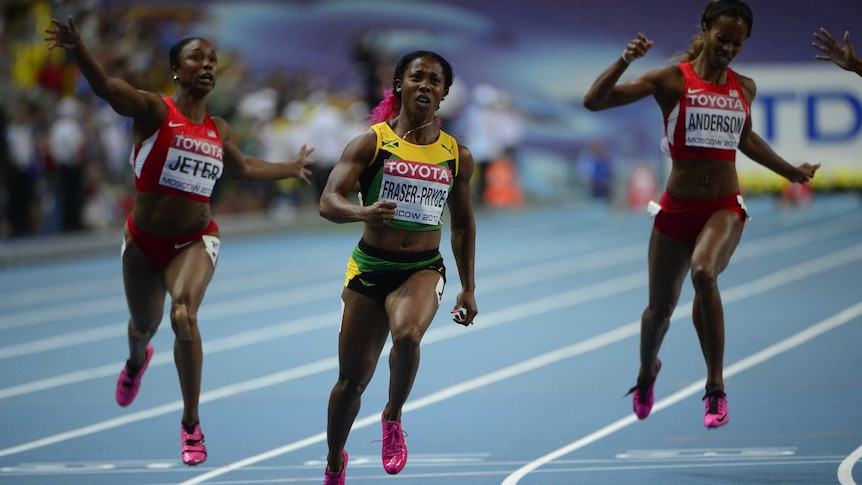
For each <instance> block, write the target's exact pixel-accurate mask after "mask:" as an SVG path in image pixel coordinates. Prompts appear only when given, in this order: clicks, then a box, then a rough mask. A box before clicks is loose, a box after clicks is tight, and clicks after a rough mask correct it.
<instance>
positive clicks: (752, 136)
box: [737, 75, 820, 183]
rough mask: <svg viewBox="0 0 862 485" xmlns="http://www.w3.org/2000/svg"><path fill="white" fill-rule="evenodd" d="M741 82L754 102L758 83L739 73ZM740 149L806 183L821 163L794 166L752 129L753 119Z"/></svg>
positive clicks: (748, 123) (755, 159)
mask: <svg viewBox="0 0 862 485" xmlns="http://www.w3.org/2000/svg"><path fill="white" fill-rule="evenodd" d="M737 77H738V78H739V82H740V84H741V85H742V90H743V92H744V93H745V98H746V100H748V104H749V105H751V104H752V103H753V102H754V97H755V96H756V95H757V85H756V84H755V82H754V80H752V79H751V78H748V77H745V76H742V75H737ZM739 151H741V152H742V153H743V154H745V156H747V157H748V158H750V159H752V160H753V161H755V162H757V163H758V164H760V165H762V166H763V167H765V168H768V169H769V170H771V171H773V172H775V173H777V174H778V175H781V176H782V177H784V178H786V179H787V180H789V181H791V182H796V183H805V182H808V181H809V180H810V179H811V178H813V177H814V172H816V171H817V169H818V168H820V164H819V163H818V164H816V165H811V164H809V163H803V164H801V165H799V166H793V165H792V164H790V163H789V162H787V161H786V160H785V159H784V158H782V157H781V156H780V155H778V154H777V153H776V152H775V151H774V150H773V149H772V147H770V146H769V144H768V143H766V141H765V140H764V139H763V138H761V137H760V135H758V134H757V133H755V132H754V130H752V129H751V119H749V120H748V121H747V122H746V123H745V126H744V127H743V129H742V137H741V139H740V141H739Z"/></svg>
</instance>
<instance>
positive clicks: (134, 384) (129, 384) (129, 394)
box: [116, 344, 153, 407]
mask: <svg viewBox="0 0 862 485" xmlns="http://www.w3.org/2000/svg"><path fill="white" fill-rule="evenodd" d="M152 358H153V346H152V345H151V344H147V358H146V359H144V365H142V366H141V368H140V369H138V372H137V373H136V374H135V375H134V376H132V377H130V376H129V373H130V372H129V361H126V366H125V367H123V370H122V371H120V377H118V378H117V392H116V398H117V404H119V405H120V406H123V407H126V406H128V405H129V404H132V401H134V400H135V396H137V395H138V390H139V389H140V388H141V379H143V378H144V372H146V371H147V366H149V365H150V359H152Z"/></svg>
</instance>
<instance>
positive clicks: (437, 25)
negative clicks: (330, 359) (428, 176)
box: [0, 0, 862, 252]
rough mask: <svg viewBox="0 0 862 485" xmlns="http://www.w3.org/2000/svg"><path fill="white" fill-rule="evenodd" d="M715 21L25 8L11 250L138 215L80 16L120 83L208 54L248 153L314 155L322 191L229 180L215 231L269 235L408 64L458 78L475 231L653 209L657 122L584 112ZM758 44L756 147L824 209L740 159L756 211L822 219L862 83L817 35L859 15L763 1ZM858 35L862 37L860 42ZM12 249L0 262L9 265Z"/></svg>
mask: <svg viewBox="0 0 862 485" xmlns="http://www.w3.org/2000/svg"><path fill="white" fill-rule="evenodd" d="M703 4H705V1H700V2H692V1H690V0H686V1H681V0H676V1H674V0H662V1H654V2H642V1H636V0H607V1H604V2H569V1H566V0H555V1H552V0H537V1H530V2H508V3H506V4H505V5H504V4H501V3H499V2H497V1H495V0H471V1H469V2H464V1H447V0H434V1H430V0H428V1H426V0H417V1H398V0H320V1H311V0H304V1H278V2H275V1H273V2H264V1H243V2H231V1H219V0H212V1H190V0H171V1H161V0H151V1H134V2H133V1H99V0H70V1H45V0H36V1H25V0H2V1H0V9H2V11H3V21H2V24H0V49H2V51H3V52H2V55H0V88H2V92H3V93H4V96H2V98H0V133H2V136H0V243H2V242H3V241H6V242H9V241H13V240H21V239H26V240H33V239H44V238H46V237H50V236H55V235H59V234H64V233H86V234H94V233H107V234H116V232H117V231H118V230H119V228H120V227H121V224H122V221H123V220H124V217H125V215H126V214H127V212H128V211H129V210H130V205H131V197H130V196H131V193H132V191H131V189H132V188H133V181H132V173H131V170H129V168H128V165H127V163H128V162H127V160H128V153H129V150H130V146H131V141H130V133H129V129H130V124H129V121H128V120H127V119H124V118H121V117H119V116H117V115H116V114H114V113H113V112H112V111H111V110H110V108H109V107H107V106H106V105H105V104H104V103H103V102H102V101H101V100H99V99H98V98H96V97H95V96H94V95H93V94H92V93H91V91H90V90H89V88H88V86H87V85H86V82H85V81H84V80H83V78H82V77H81V76H80V75H79V74H78V73H77V71H76V67H75V65H74V63H72V62H71V60H70V58H69V56H68V55H67V53H66V52H64V51H63V50H62V49H54V50H51V51H49V50H48V46H47V43H46V42H45V41H44V40H43V39H44V30H45V28H48V27H49V26H50V19H51V18H52V17H57V18H62V19H65V17H66V16H67V15H73V16H74V17H75V19H76V21H77V23H78V25H79V27H80V29H81V31H82V34H83V36H84V38H85V41H86V42H87V43H88V45H89V46H90V47H91V49H92V50H93V51H94V52H96V53H97V55H98V56H99V57H100V59H101V60H102V62H103V63H104V65H105V67H106V68H107V70H108V72H109V73H110V74H111V75H114V76H117V77H121V78H124V79H126V80H128V81H129V82H131V83H132V84H134V85H136V86H137V87H139V88H142V89H148V90H154V91H158V92H163V93H165V94H170V93H171V92H172V84H171V78H170V70H169V66H168V61H167V58H168V54H167V53H168V49H169V47H170V46H171V45H172V44H173V43H175V42H176V41H177V40H179V39H180V38H182V37H185V36H188V35H199V36H203V37H205V38H207V39H209V40H210V41H211V42H213V44H214V45H215V46H216V49H217V51H218V53H219V62H220V69H221V74H220V77H219V79H218V84H217V87H216V90H215V92H214V93H213V95H211V98H210V100H209V102H208V107H209V111H210V113H211V114H214V115H219V116H222V117H225V118H226V119H228V121H229V122H230V123H231V125H232V126H233V128H234V132H235V134H236V141H237V143H238V144H239V145H240V146H241V147H242V148H243V150H244V151H246V153H249V154H255V155H258V156H260V157H262V158H265V159H269V160H280V159H287V158H290V157H292V156H293V154H294V153H295V152H296V151H297V149H298V147H299V146H300V145H301V144H302V143H308V144H309V145H312V146H315V147H316V152H315V159H316V161H317V162H316V168H317V172H318V173H317V174H316V175H317V176H318V179H317V182H316V184H315V186H313V187H311V188H308V187H304V186H301V185H300V184H297V183H296V182H295V181H293V182H285V183H273V184H246V183H236V182H233V181H230V180H228V179H222V181H220V182H219V184H218V186H217V194H216V196H215V197H214V199H213V207H214V211H215V214H216V217H217V218H219V219H220V220H223V219H228V218H237V219H246V218H251V217H252V216H253V217H254V218H256V219H257V220H262V221H263V223H264V224H265V225H267V226H268V227H275V226H278V227H284V226H288V227H289V226H291V225H294V224H300V223H304V222H308V221H315V220H317V219H318V217H317V208H316V204H317V196H318V194H319V190H320V188H321V187H322V185H321V184H322V181H323V180H325V176H326V174H327V173H328V169H329V168H331V166H332V165H333V164H334V163H335V162H336V161H337V159H338V156H339V155H340V152H341V149H342V148H343V147H344V145H345V144H346V142H347V141H348V140H349V139H350V138H351V137H352V136H354V135H355V134H356V133H357V132H358V131H359V130H361V129H362V128H363V126H364V122H365V116H366V115H367V113H368V112H369V110H370V107H371V106H372V105H373V104H375V103H376V101H377V100H378V99H379V97H380V95H381V92H382V89H383V87H386V86H387V85H389V84H390V82H391V80H390V79H391V74H392V66H393V63H394V62H395V61H397V59H398V58H399V57H400V56H401V55H402V54H404V53H406V52H408V51H410V50H413V49H419V48H422V49H431V50H435V51H437V52H439V53H441V54H442V55H443V56H444V57H446V58H447V59H448V60H450V62H451V63H452V64H453V67H454V70H455V75H456V84H455V85H454V86H453V87H452V90H451V92H450V94H449V96H448V97H447V98H446V100H445V101H444V103H443V106H442V107H441V110H440V113H439V115H440V117H441V118H443V120H444V123H445V126H444V129H446V130H447V131H449V132H451V133H453V134H454V135H456V136H457V137H458V138H459V139H460V141H461V142H462V143H464V144H466V145H467V146H469V147H470V148H471V149H472V150H473V153H474V156H475V158H476V160H477V162H479V163H480V164H481V167H482V169H483V170H482V173H483V174H484V175H485V177H481V178H480V177H478V176H477V180H476V188H477V190H476V193H477V203H478V204H479V207H480V209H479V210H480V211H490V210H517V209H518V208H520V207H523V206H529V205H536V204H557V203H571V202H573V201H582V200H583V201H597V202H598V203H607V204H611V205H613V206H614V207H617V208H619V209H620V210H629V209H631V208H632V207H639V206H640V205H641V204H643V203H644V202H645V199H648V198H649V197H651V196H653V195H655V192H656V191H658V190H661V188H662V187H663V180H664V176H665V173H666V164H667V162H668V161H667V160H666V159H665V158H664V156H663V155H662V153H661V152H660V150H659V138H660V130H661V115H660V113H659V111H658V108H657V107H656V106H655V103H653V102H651V101H650V100H645V101H644V102H641V103H638V104H636V105H632V106H629V107H625V108H621V109H616V110H611V111H608V112H603V113H589V112H587V111H586V110H585V109H584V108H583V107H582V105H581V98H582V96H583V94H584V92H585V91H586V89H587V88H588V87H589V85H590V84H591V83H592V80H593V79H594V78H595V77H596V76H597V75H598V73H599V72H601V70H603V69H604V68H605V67H606V66H607V65H608V64H609V63H610V62H612V61H613V60H614V59H615V57H616V56H618V55H619V53H620V51H621V50H622V48H623V46H624V45H625V44H626V43H627V42H628V41H629V40H630V39H631V38H632V37H634V36H635V35H636V34H637V33H638V32H639V31H642V32H644V33H646V34H647V35H648V36H649V37H650V38H651V39H652V40H654V41H655V43H656V44H655V47H654V48H653V50H652V51H651V52H650V54H649V55H648V56H647V57H646V58H645V59H643V60H640V61H638V62H637V63H635V64H634V65H633V66H632V67H631V68H630V69H629V71H628V73H627V74H626V76H634V75H636V74H638V73H640V72H643V71H644V70H645V69H648V68H652V67H657V66H660V65H663V64H666V63H667V62H669V59H670V58H671V57H672V56H673V55H674V54H675V53H678V52H680V51H683V50H685V49H687V48H688V46H689V40H690V39H691V37H692V36H694V35H696V34H697V33H698V32H699V26H698V21H699V17H700V13H701V9H702V8H703ZM749 4H750V5H751V6H752V8H753V10H754V14H755V21H754V26H753V35H752V37H751V39H750V40H749V41H748V42H747V43H746V45H745V48H744V50H743V54H742V55H741V56H740V58H738V60H737V61H735V63H734V68H735V69H736V70H737V71H739V72H740V73H742V74H745V75H747V76H750V77H753V78H754V79H755V81H756V82H757V84H758V97H757V99H756V100H755V103H754V105H753V116H754V122H755V130H756V131H758V132H759V133H760V134H761V135H762V136H763V137H764V138H765V139H766V140H767V141H768V142H769V143H770V144H771V145H772V146H773V148H775V150H776V151H777V152H778V153H780V154H782V155H783V156H784V157H785V158H787V159H788V160H790V161H791V162H795V163H798V162H802V161H808V162H811V163H822V164H823V168H822V169H821V171H820V172H819V173H818V176H817V178H816V179H815V181H814V182H813V184H812V186H811V187H810V189H811V191H810V192H809V191H806V190H802V191H798V192H792V191H789V190H787V186H786V184H785V183H784V182H783V180H782V179H781V178H780V177H778V176H776V175H774V174H772V173H771V172H768V171H767V170H765V169H763V168H762V167H759V166H757V165H756V164H753V163H752V162H750V161H747V160H745V159H744V157H742V156H740V160H739V161H738V164H739V172H740V176H741V180H742V184H743V190H744V192H745V193H746V194H747V195H751V196H754V195H763V196H768V197H776V198H778V199H779V200H782V201H786V202H787V203H805V202H810V200H811V197H812V193H813V194H814V195H816V194H819V193H826V192H832V191H857V190H859V189H860V188H862V160H860V154H862V78H859V77H857V76H855V75H853V74H850V73H846V72H844V71H841V70H839V69H838V68H836V67H835V66H834V65H832V64H829V63H824V62H817V61H815V60H814V55H815V51H814V49H812V47H811V41H812V33H813V32H815V31H816V30H817V29H819V28H820V27H826V28H827V29H829V30H830V31H832V32H833V33H834V34H836V35H840V34H843V32H844V31H845V30H850V32H851V38H852V39H855V40H856V41H857V43H858V45H860V46H862V3H860V2H859V1H858V0H830V1H827V2H811V1H810V0H786V1H782V2H775V1H773V0H750V1H749ZM852 22H855V23H852ZM4 247H7V246H4V245H2V244H0V252H2V251H4V249H3V248H4Z"/></svg>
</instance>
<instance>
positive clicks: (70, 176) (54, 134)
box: [46, 96, 87, 232]
mask: <svg viewBox="0 0 862 485" xmlns="http://www.w3.org/2000/svg"><path fill="white" fill-rule="evenodd" d="M83 115H84V113H83V107H82V105H81V102H80V101H78V100H77V99H75V98H73V97H70V96H67V97H65V98H63V99H61V100H60V102H59V103H58V104H57V107H56V108H55V110H54V116H55V119H54V121H53V122H52V123H51V126H50V128H49V129H48V138H47V143H46V155H47V157H48V160H49V161H50V163H51V164H52V165H53V167H54V168H55V169H56V171H57V177H56V180H55V182H56V185H55V187H54V194H55V200H56V208H57V210H58V213H59V215H60V228H61V230H62V231H63V232H74V231H80V230H81V229H83V228H84V225H83V222H82V220H81V213H82V211H83V208H84V165H85V163H86V160H85V158H86V157H85V155H86V149H87V137H86V135H85V134H84V128H83V123H84V119H83Z"/></svg>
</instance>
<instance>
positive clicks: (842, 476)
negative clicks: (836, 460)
mask: <svg viewBox="0 0 862 485" xmlns="http://www.w3.org/2000/svg"><path fill="white" fill-rule="evenodd" d="M860 459H862V446H860V447H859V448H856V451H854V452H853V453H850V454H849V455H847V458H845V459H844V461H842V462H841V464H840V465H838V483H840V484H841V485H856V482H855V481H854V480H853V465H855V464H856V463H857V462H858V461H859V460H860Z"/></svg>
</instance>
